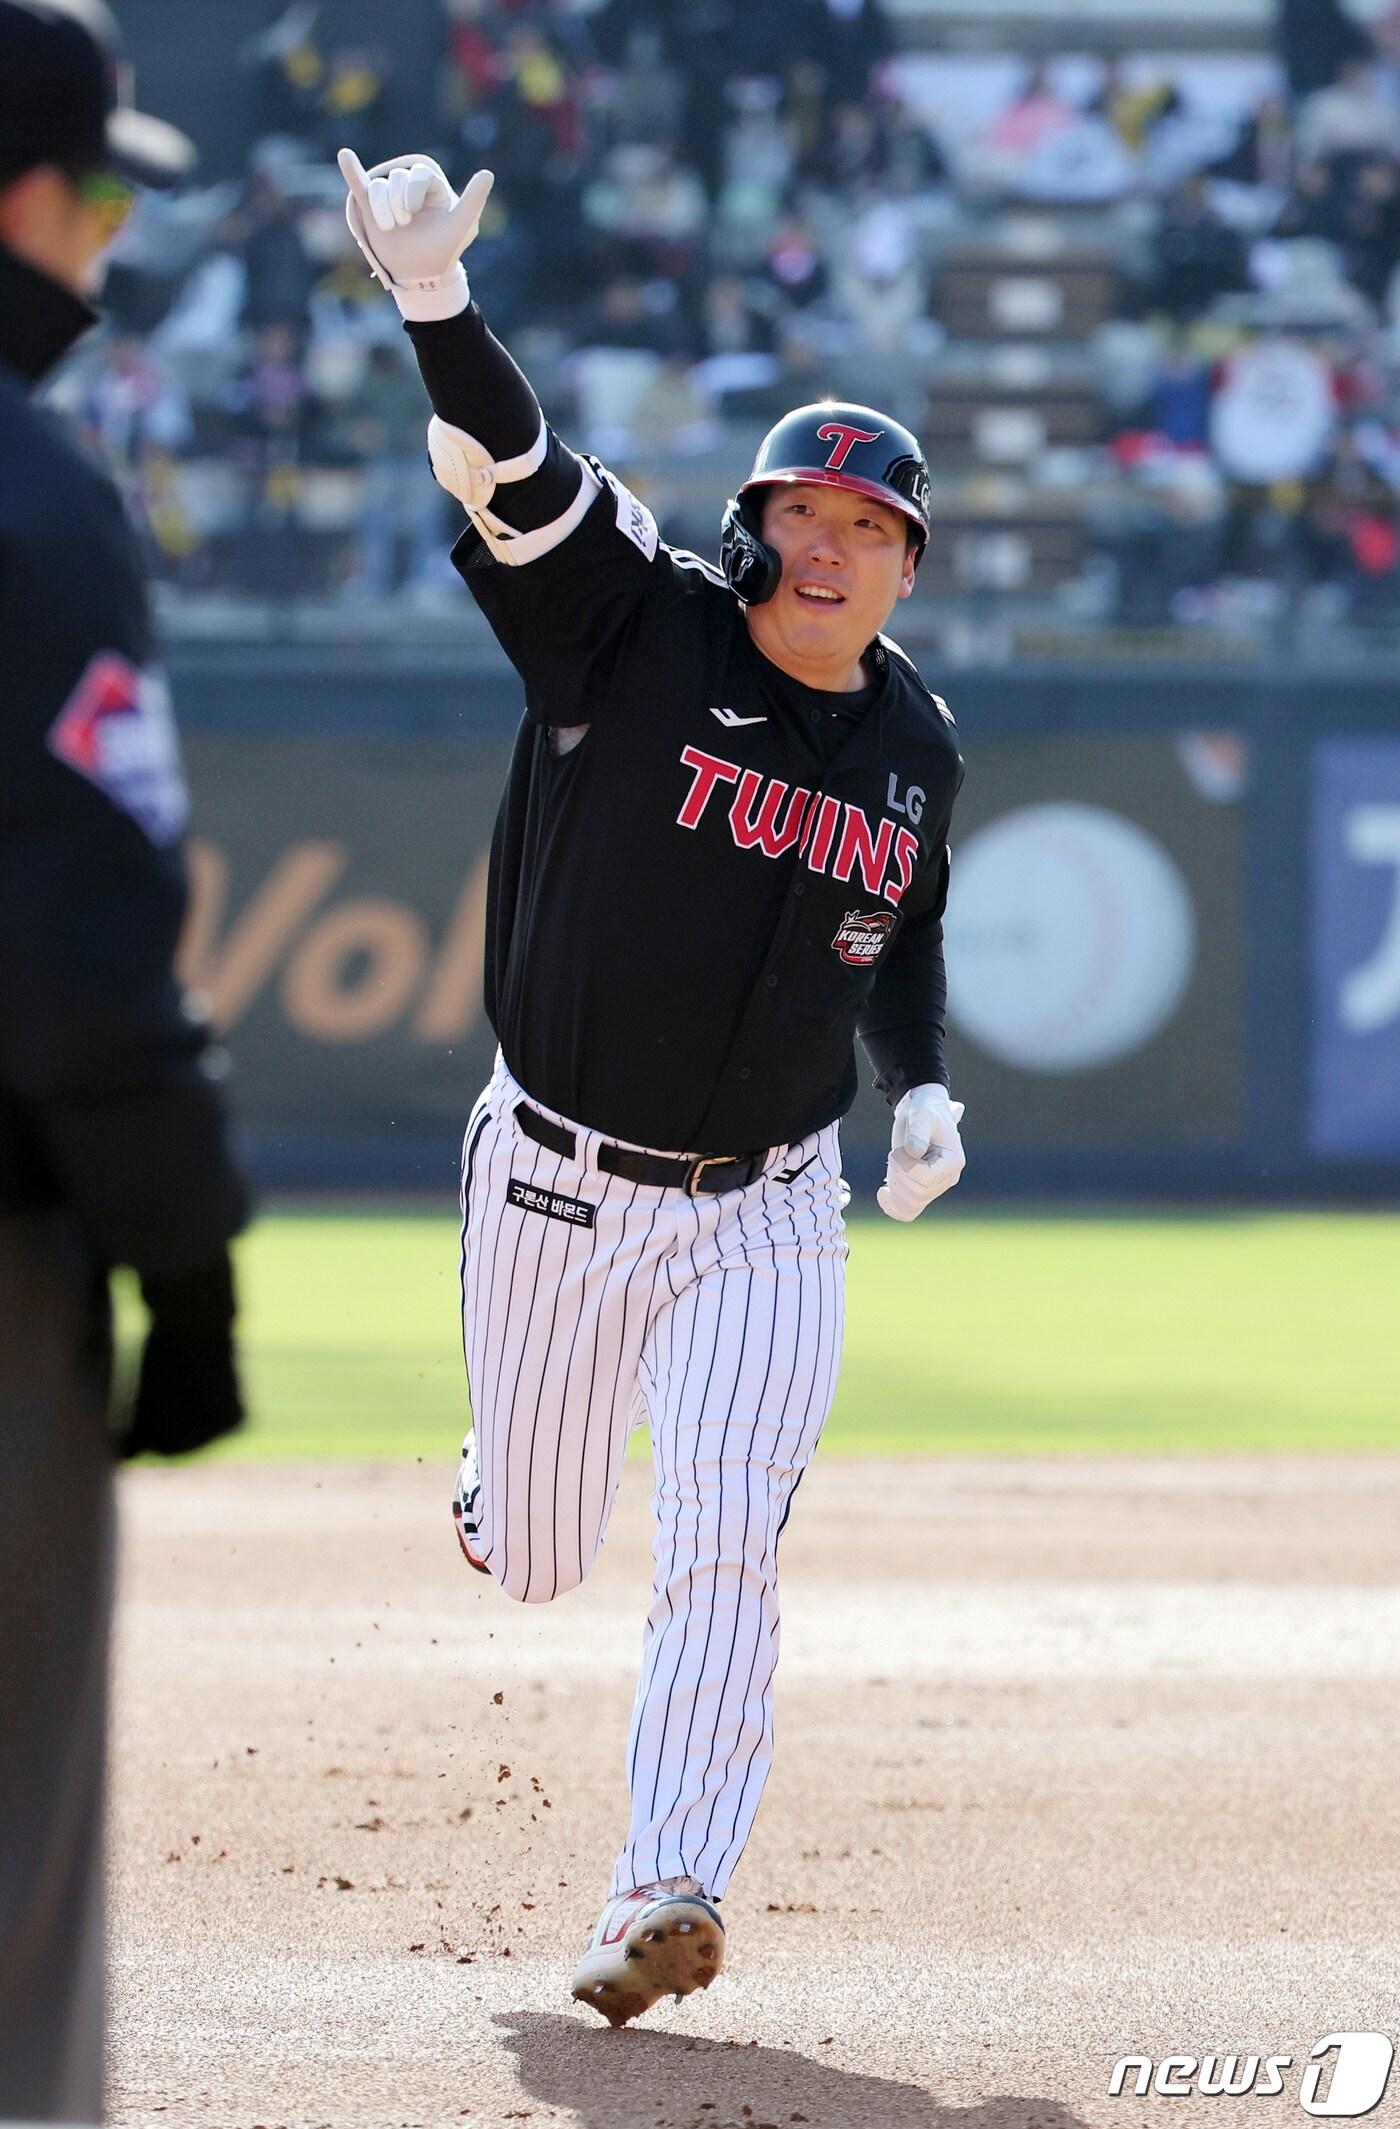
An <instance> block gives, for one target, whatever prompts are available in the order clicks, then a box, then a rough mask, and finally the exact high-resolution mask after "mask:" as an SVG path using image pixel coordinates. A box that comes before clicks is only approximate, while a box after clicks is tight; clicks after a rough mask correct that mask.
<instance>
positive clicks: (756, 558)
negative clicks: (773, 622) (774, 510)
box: [719, 495, 783, 606]
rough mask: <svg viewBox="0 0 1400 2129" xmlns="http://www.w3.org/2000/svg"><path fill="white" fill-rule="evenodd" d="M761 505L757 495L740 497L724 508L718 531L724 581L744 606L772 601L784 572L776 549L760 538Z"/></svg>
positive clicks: (720, 564)
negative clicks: (767, 600) (766, 600)
mask: <svg viewBox="0 0 1400 2129" xmlns="http://www.w3.org/2000/svg"><path fill="white" fill-rule="evenodd" d="M762 522H763V521H762V503H761V500H760V498H759V496H758V495H742V496H740V497H739V499H738V500H737V502H736V501H730V502H729V503H727V504H726V506H725V512H724V517H723V519H722V520H721V522H720V528H719V566H720V568H721V569H722V570H723V571H724V577H725V582H726V583H727V584H728V586H729V588H730V590H731V591H732V592H733V593H734V595H735V597H736V598H740V599H742V600H743V602H744V604H745V606H761V605H762V604H763V602H764V600H765V599H771V598H772V596H773V594H774V592H775V591H776V590H777V588H778V581H779V579H780V578H781V576H782V573H783V564H782V557H781V556H780V555H779V553H778V551H777V549H776V547H769V546H768V545H766V543H765V542H764V540H763V538H762Z"/></svg>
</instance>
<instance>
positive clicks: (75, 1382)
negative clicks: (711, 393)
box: [0, 0, 244, 2121]
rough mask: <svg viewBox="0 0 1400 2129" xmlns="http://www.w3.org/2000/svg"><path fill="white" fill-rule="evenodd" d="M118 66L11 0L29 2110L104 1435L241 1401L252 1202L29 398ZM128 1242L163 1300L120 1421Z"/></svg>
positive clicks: (161, 766) (118, 118) (15, 1458)
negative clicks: (114, 1279)
mask: <svg viewBox="0 0 1400 2129" xmlns="http://www.w3.org/2000/svg"><path fill="white" fill-rule="evenodd" d="M124 85H125V82H124V75H123V71H122V69H121V67H120V64H119V58H118V51H117V43H116V35H115V26H114V24H113V22H112V19H111V17H110V15H109V14H108V13H107V11H106V9H105V7H103V6H102V5H101V4H100V0H0V645H3V649H4V666H3V678H0V1458H3V1465H2V1466H0V1468H2V1469H3V1474H4V1487H5V1500H4V1528H3V1534H2V1535H0V2117H15V2116H19V2117H23V2118H24V2119H27V2120H39V2121H53V2120H61V2121H73V2120H82V2121H92V2120H95V2119H97V2117H98V2116H99V2114H100V2112H101V2106H102V2034H103V2016H102V2009H103V2005H102V1997H103V1977H102V1932H103V1919H102V1906H103V1903H102V1813H103V1761H104V1746H105V1727H106V1672H107V1644H108V1622H109V1613H110V1603H111V1575H112V1535H113V1487H112V1465H113V1461H114V1457H116V1456H123V1455H134V1454H137V1453H139V1452H141V1451H143V1450H154V1451H157V1452H159V1453H162V1454H166V1455H177V1454H179V1453H181V1452H182V1451H184V1450H188V1449H195V1448H198V1447H199V1446H200V1445H201V1444H203V1443H205V1442H207V1441H212V1440H213V1439H214V1438H215V1437H216V1436H218V1435H220V1434H224V1433H227V1432H228V1431H229V1429H230V1428H232V1427H235V1426H236V1425H237V1424H238V1422H239V1420H240V1419H241V1417H242V1408H241V1404H240V1400H239V1391H238V1381H237V1375H236V1371H235V1365H234V1351H233V1318H234V1301H233V1282H232V1276H231V1272H230V1267H229V1257H228V1241H229V1238H230V1236H231V1235H233V1234H234V1233H235V1232H236V1231H237V1229H238V1227H239V1226H240V1224H241V1222H242V1219H243V1216H244V1198H243V1191H242V1187H241V1185H240V1182H239V1180H238V1177H237V1174H236V1172H235V1170H234V1168H233V1165H232V1163H231V1160H230V1157H229V1151H228V1144H227V1127H226V1122H225V1116H224V1108H223V1103H222V1100H221V1098H220V1095H219V1092H218V1089H217V1086H216V1084H215V1073H214V1062H213V1060H214V1056H215V1053H214V1052H213V1051H212V1050H211V1048H210V1044H209V1036H208V1031H207V1029H206V1028H205V1027H204V1025H203V1024H202V1023H201V1021H200V1020H199V1018H198V1017H197V1016H196V1015H195V1014H193V1013H192V1012H191V1010H190V1008H189V1006H188V1004H187V1002H186V1001H185V999H184V998H183V996H182V994H181V991H180V987H179V985H178V983H177V981H176V979H175V975H174V971H173V960H174V954H175V947H176V942H177V939H178V936H179V932H180V927H181V922H182V919H183V914H184V908H185V897H186V887H185V876H184V869H183V864H182V860H181V855H180V838H181V835H182V833H183V829H184V823H185V813H186V799H185V789H184V781H183V776H182V771H181V766H180V759H179V753H178V749H177V745H176V740H175V733H174V727H173V725H172V723H171V719H170V708H169V700H168V696H167V693H166V689H165V685H164V682H163V680H162V678H161V675H160V673H159V671H158V669H157V668H156V667H155V665H154V664H153V662H152V641H151V621H150V612H149V605H148V600H147V594H146V587H145V584H144V582H143V577H142V566H141V561H140V556H139V553H138V549H137V543H136V540H135V538H134V536H133V533H132V530H131V528H130V526H129V524H128V522H127V519H126V516H125V513H124V510H123V506H122V503H121V500H120V498H119V497H118V495H117V492H116V490H115V489H114V487H113V486H112V483H111V482H110V481H109V480H108V479H107V478H106V477H105V476H104V475H103V474H102V473H100V472H99V471H98V470H97V468H96V466H95V465H93V464H91V463H90V462H89V461H88V459H87V458H86V457H85V456H84V455H83V454H82V453H81V452H80V451H79V450H78V449H77V448H75V446H74V445H73V444H72V443H71V442H70V441H69V440H68V438H67V437H66V435H65V434H64V432H63V431H62V429H61V428H60V427H59V425H58V424H57V423H56V422H55V421H54V420H53V419H51V418H50V416H49V415H48V414H47V413H45V412H44V411H43V410H42V409H40V408H38V407H36V406H34V405H33V403H32V400H31V394H32V392H33V390H34V388H35V386H36V385H38V384H39V382H40V381H41V379H42V378H43V377H44V376H45V374H46V372H47V371H48V370H49V369H50V368H51V366H52V365H53V364H55V363H56V362H57V361H58V360H59V359H60V357H61V356H63V355H64V354H65V353H66V352H67V350H68V349H69V348H70V347H71V346H72V345H73V343H74V342H75V341H76V340H78V339H79V338H80V336H81V335H82V334H83V333H85V332H86V331H87V330H88V328H89V327H90V326H91V325H92V324H93V323H94V319H95V313H94V312H93V311H92V310H91V309H90V308H89V305H88V301H87V299H88V298H89V297H90V296H91V295H92V294H93V293H94V292H95V291H96V289H97V288H98V287H99V285H100V282H101V277H102V266H101V261H102V255H103V252H104V250H105V248H106V246H107V244H108V243H109V242H110V240H111V238H112V236H113V235H114V234H115V231H116V229H117V227H118V226H119V224H120V222H121V220H122V218H123V216H124V214H125V212H126V211H127V210H128V209H129V207H130V206H131V204H132V201H133V198H134V196H135V188H136V187H138V186H141V185H157V186H168V185H170V184H173V183H174V182H175V181H176V180H177V179H178V178H179V177H180V176H181V175H182V174H183V173H184V172H185V171H186V170H187V169H188V167H189V165H190V163H191V161H192V159H193V151H192V150H191V147H190V144H189V142H188V141H187V140H185V139H184V137H183V135H181V134H179V133H177V132H175V130H174V129H173V128H172V127H170V126H166V125H163V124H162V123H161V122H160V121H158V120H156V119H152V118H147V117H145V116H143V115H142V114H141V113H139V112H137V111H135V110H133V109H131V108H130V106H129V104H128V103H127V101H126V97H125V94H124ZM118 1264H125V1265H130V1266H133V1267H134V1268H135V1270H136V1272H137V1273H138V1275H139V1277H140V1281H141V1289H142V1294H143V1297H144V1300H145V1303H146V1307H147V1310H148V1313H149V1329H148V1332H147V1336H146V1341H145V1346H144V1349H143V1353H142V1359H141V1368H140V1374H139V1379H138V1383H137V1388H136V1394H135V1397H134V1399H133V1400H132V1402H131V1405H130V1408H129V1410H128V1411H127V1413H126V1414H125V1415H124V1417H123V1418H122V1419H121V1420H120V1421H119V1422H118V1423H117V1425H116V1427H115V1430H114V1432H109V1419H108V1401H109V1392H110V1373H111V1368H110V1363H111V1332H110V1317H109V1304H108V1293H107V1280H108V1272H109V1270H110V1268H111V1267H112V1266H114V1265H118Z"/></svg>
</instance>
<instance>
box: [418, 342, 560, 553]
mask: <svg viewBox="0 0 1400 2129" xmlns="http://www.w3.org/2000/svg"><path fill="white" fill-rule="evenodd" d="M404 330H405V332H406V333H407V334H408V337H409V339H410V340H411V341H412V342H413V351H414V353H415V354H416V355H417V357H418V367H419V370H420V371H421V373H422V377H423V382H424V384H425V385H426V386H427V390H428V397H429V399H430V400H431V401H432V403H433V412H434V413H435V414H436V415H437V416H438V417H439V419H440V420H442V421H445V422H450V423H451V425H452V427H453V428H454V429H465V431H466V432H467V434H468V435H469V436H474V437H475V438H476V439H477V441H478V442H479V443H480V444H482V445H484V446H485V448H486V449H487V450H488V451H489V452H490V453H491V455H492V456H493V457H494V458H497V459H507V458H518V457H519V456H520V454H521V452H522V451H528V450H529V449H530V446H531V445H532V444H533V443H534V441H535V439H536V437H537V436H538V435H539V433H540V419H541V416H540V403H539V401H538V399H536V397H535V394H534V391H533V390H532V388H531V386H530V383H529V380H528V379H527V378H526V377H525V375H524V373H523V371H522V370H521V369H520V368H519V366H518V365H517V364H516V362H515V360H514V359H513V357H512V356H511V355H509V354H508V353H507V352H506V350H505V348H503V347H502V346H501V343H500V341H499V340H498V339H497V338H496V336H495V334H494V333H493V332H492V331H491V330H490V328H489V326H488V325H487V323H486V320H485V319H484V318H483V317H482V315H481V312H480V310H479V309H478V307H477V305H476V304H475V303H474V302H473V303H469V304H468V305H467V308H466V309H465V310H464V311H460V312H459V313H458V314H457V316H456V317H455V318H441V319H434V320H433V321H432V322H431V323H428V324H424V323H420V322H418V321H416V320H413V319H407V320H405V324H404ZM582 478H583V474H582V470H581V468H580V465H579V461H578V459H577V458H575V456H574V454H573V452H572V451H570V450H569V448H568V446H567V445H566V444H563V443H561V442H560V440H559V438H558V437H557V436H556V435H555V434H554V431H553V430H552V429H551V430H550V431H549V442H548V448H547V449H546V452H545V456H544V462H543V464H542V465H541V466H540V467H539V469H538V471H537V472H534V473H530V474H527V475H526V477H525V479H524V480H519V481H506V482H503V483H502V484H501V485H500V486H499V487H498V488H497V489H496V492H495V494H494V495H493V496H492V498H491V505H490V507H491V510H492V511H493V513H494V514H495V516H497V517H499V518H502V519H503V520H504V521H505V523H506V524H507V525H510V526H513V527H514V529H515V530H516V531H517V532H534V531H536V530H537V529H538V528H539V527H540V526H541V525H552V524H553V523H554V520H555V519H556V518H559V517H562V516H563V514H564V512H565V511H566V510H567V509H568V507H569V505H570V504H571V503H572V502H573V500H574V498H575V496H576V495H577V494H578V487H579V482H580V480H581V479H582Z"/></svg>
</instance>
